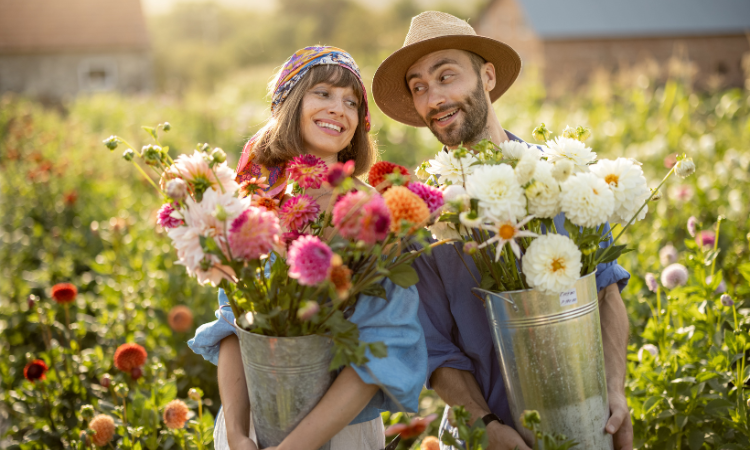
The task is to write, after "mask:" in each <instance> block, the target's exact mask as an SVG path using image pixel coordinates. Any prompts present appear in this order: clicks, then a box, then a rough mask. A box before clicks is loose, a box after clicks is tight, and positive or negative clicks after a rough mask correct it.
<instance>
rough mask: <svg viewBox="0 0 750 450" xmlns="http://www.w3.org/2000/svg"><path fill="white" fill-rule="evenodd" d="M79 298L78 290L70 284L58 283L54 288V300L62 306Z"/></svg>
mask: <svg viewBox="0 0 750 450" xmlns="http://www.w3.org/2000/svg"><path fill="white" fill-rule="evenodd" d="M76 296H78V289H77V288H76V287H75V286H73V285H72V284H70V283H57V284H56V285H54V286H52V298H53V299H54V300H55V301H56V302H57V303H60V304H65V303H70V302H72V301H73V300H75V299H76Z"/></svg>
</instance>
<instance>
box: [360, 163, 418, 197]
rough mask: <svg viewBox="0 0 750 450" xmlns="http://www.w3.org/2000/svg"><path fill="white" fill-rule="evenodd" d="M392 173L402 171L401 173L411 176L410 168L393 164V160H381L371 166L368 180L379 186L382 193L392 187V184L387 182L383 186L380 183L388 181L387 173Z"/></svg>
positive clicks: (376, 186)
mask: <svg viewBox="0 0 750 450" xmlns="http://www.w3.org/2000/svg"><path fill="white" fill-rule="evenodd" d="M392 173H400V174H401V175H404V176H407V177H408V176H409V170H408V169H407V168H406V167H404V166H399V165H398V164H393V163H392V162H388V161H380V162H376V163H375V164H374V165H373V166H372V167H371V168H370V172H369V173H368V174H367V181H368V182H369V183H370V184H371V185H372V186H373V187H375V188H377V190H378V192H381V193H382V192H385V191H387V190H388V188H390V187H391V184H390V183H385V184H384V185H383V186H380V184H381V183H383V182H384V181H386V179H385V176H386V175H390V174H392ZM407 184H408V183H407Z"/></svg>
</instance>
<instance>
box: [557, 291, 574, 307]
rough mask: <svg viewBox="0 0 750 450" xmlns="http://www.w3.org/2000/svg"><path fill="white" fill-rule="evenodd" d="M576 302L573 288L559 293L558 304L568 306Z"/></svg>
mask: <svg viewBox="0 0 750 450" xmlns="http://www.w3.org/2000/svg"><path fill="white" fill-rule="evenodd" d="M576 303H578V296H577V295H576V290H575V289H570V290H568V291H563V292H561V293H560V306H570V305H575V304H576Z"/></svg>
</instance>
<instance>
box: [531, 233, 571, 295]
mask: <svg viewBox="0 0 750 450" xmlns="http://www.w3.org/2000/svg"><path fill="white" fill-rule="evenodd" d="M581 266H582V264H581V251H580V250H578V247H577V246H576V244H575V243H574V242H573V241H572V240H571V239H570V238H569V237H567V236H563V235H561V234H546V235H544V236H540V237H538V238H536V239H534V240H533V241H532V242H531V245H529V248H528V249H527V250H526V254H525V255H524V256H523V260H522V267H523V273H524V275H526V282H528V283H529V286H532V287H534V288H536V289H538V290H539V291H541V292H543V293H545V294H559V293H560V292H563V291H565V290H567V289H570V288H571V287H573V285H574V284H575V282H576V281H577V280H578V278H579V277H580V276H581Z"/></svg>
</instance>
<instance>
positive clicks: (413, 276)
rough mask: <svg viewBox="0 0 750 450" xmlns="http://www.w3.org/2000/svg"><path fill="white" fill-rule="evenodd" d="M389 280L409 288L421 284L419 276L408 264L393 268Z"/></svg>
mask: <svg viewBox="0 0 750 450" xmlns="http://www.w3.org/2000/svg"><path fill="white" fill-rule="evenodd" d="M389 271H390V274H389V275H388V279H390V280H391V281H393V283H394V284H396V285H397V286H401V287H402V288H408V287H411V286H414V285H415V284H417V283H419V275H418V274H417V271H416V270H414V268H413V267H412V266H410V265H408V264H401V265H400V266H396V267H393V268H391V269H390V270H389Z"/></svg>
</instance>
